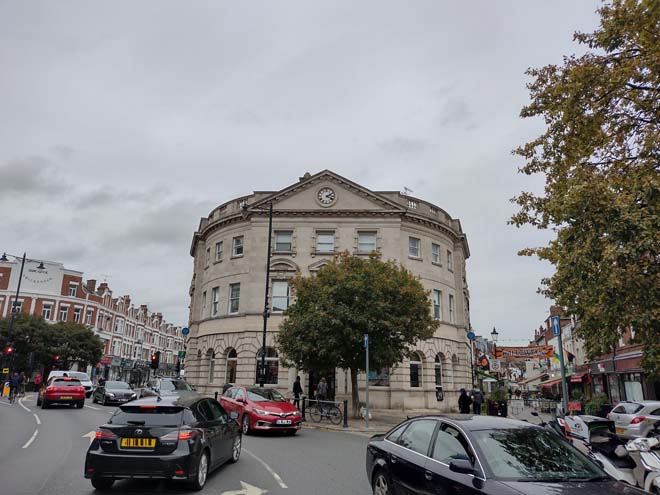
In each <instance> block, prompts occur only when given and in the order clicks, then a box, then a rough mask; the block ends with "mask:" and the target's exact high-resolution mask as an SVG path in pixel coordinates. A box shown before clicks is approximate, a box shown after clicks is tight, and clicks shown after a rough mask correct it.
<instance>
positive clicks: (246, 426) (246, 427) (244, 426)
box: [241, 414, 250, 435]
mask: <svg viewBox="0 0 660 495" xmlns="http://www.w3.org/2000/svg"><path fill="white" fill-rule="evenodd" d="M241 430H242V431H243V435H249V434H250V415H249V414H244V415H243V422H242V423H241Z"/></svg>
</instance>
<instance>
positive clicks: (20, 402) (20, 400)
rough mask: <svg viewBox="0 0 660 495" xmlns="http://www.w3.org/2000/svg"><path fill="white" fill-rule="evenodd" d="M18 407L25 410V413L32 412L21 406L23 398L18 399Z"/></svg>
mask: <svg viewBox="0 0 660 495" xmlns="http://www.w3.org/2000/svg"><path fill="white" fill-rule="evenodd" d="M18 405H19V406H21V407H22V408H23V409H25V410H26V411H27V412H32V411H31V410H30V409H28V408H27V407H25V406H24V405H23V398H22V397H21V398H20V399H18Z"/></svg>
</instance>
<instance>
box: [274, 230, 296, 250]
mask: <svg viewBox="0 0 660 495" xmlns="http://www.w3.org/2000/svg"><path fill="white" fill-rule="evenodd" d="M275 251H279V252H286V253H288V252H291V251H293V232H291V231H286V232H275Z"/></svg>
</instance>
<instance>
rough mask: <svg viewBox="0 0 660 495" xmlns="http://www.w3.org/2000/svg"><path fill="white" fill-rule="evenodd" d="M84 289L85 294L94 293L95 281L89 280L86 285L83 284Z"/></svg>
mask: <svg viewBox="0 0 660 495" xmlns="http://www.w3.org/2000/svg"><path fill="white" fill-rule="evenodd" d="M85 287H86V288H87V292H90V293H92V294H93V293H94V292H96V280H94V279H89V280H88V281H87V283H86V284H85Z"/></svg>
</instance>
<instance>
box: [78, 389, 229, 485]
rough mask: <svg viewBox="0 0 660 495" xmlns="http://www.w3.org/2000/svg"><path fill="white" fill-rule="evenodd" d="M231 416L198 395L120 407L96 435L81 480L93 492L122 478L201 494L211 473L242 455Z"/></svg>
mask: <svg viewBox="0 0 660 495" xmlns="http://www.w3.org/2000/svg"><path fill="white" fill-rule="evenodd" d="M234 416H235V415H232V416H229V415H228V414H227V413H226V412H225V410H224V409H223V408H222V406H220V404H218V402H217V401H216V400H214V399H208V398H205V397H202V396H200V395H196V394H187V395H184V396H171V397H164V398H160V397H149V398H145V399H140V400H137V401H133V402H130V403H128V404H124V405H122V406H120V407H119V408H118V409H117V410H116V411H115V413H114V414H113V415H112V417H111V418H110V419H109V421H108V422H107V423H106V424H104V425H102V426H101V427H100V428H99V429H98V431H97V432H96V438H95V439H94V440H93V441H92V443H91V444H90V446H89V450H88V451H87V457H86V459H85V478H89V479H90V480H91V482H92V485H93V486H94V488H96V489H97V490H109V489H110V488H111V487H112V484H113V483H114V482H115V480H120V479H170V480H182V481H187V482H189V483H190V485H191V487H192V488H193V489H195V490H201V489H202V488H203V487H204V485H205V484H206V480H207V476H208V474H209V472H210V471H211V470H213V469H215V468H217V467H220V466H221V465H222V464H224V463H225V462H227V461H228V462H236V461H238V458H239V457H240V455H241V427H240V425H239V424H238V423H237V422H236V418H235V417H234Z"/></svg>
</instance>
